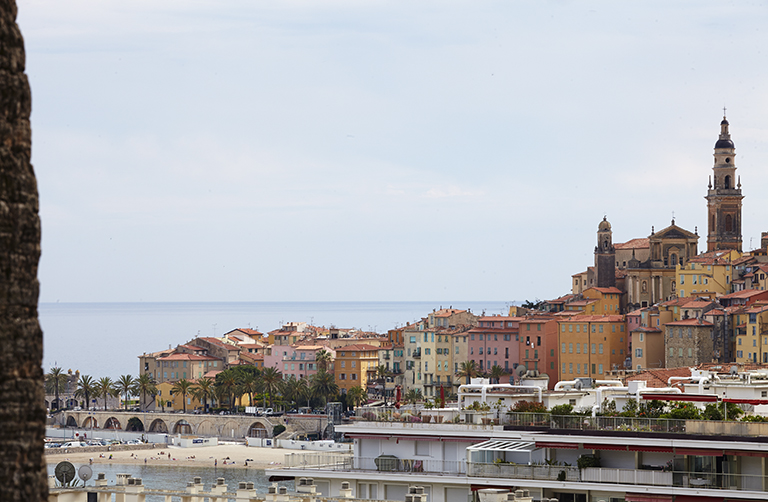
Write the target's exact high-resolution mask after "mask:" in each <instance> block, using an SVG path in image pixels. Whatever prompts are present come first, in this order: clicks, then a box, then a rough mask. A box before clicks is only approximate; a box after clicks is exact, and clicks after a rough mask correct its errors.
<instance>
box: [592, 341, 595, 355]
mask: <svg viewBox="0 0 768 502" xmlns="http://www.w3.org/2000/svg"><path fill="white" fill-rule="evenodd" d="M592 353H593V354H594V353H595V344H594V343H593V344H592Z"/></svg>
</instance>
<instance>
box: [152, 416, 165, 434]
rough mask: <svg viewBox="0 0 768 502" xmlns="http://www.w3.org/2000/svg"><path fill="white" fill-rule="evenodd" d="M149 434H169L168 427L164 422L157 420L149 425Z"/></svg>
mask: <svg viewBox="0 0 768 502" xmlns="http://www.w3.org/2000/svg"><path fill="white" fill-rule="evenodd" d="M149 432H164V433H166V434H167V433H168V425H167V424H166V423H165V421H164V420H162V419H160V418H156V419H154V420H153V421H152V423H151V424H149Z"/></svg>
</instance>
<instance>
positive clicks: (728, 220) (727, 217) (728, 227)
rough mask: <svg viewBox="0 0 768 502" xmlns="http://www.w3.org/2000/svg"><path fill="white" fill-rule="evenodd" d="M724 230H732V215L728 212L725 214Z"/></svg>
mask: <svg viewBox="0 0 768 502" xmlns="http://www.w3.org/2000/svg"><path fill="white" fill-rule="evenodd" d="M725 231H726V232H732V231H733V217H732V216H731V215H730V214H726V215H725Z"/></svg>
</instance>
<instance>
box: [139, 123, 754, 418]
mask: <svg viewBox="0 0 768 502" xmlns="http://www.w3.org/2000/svg"><path fill="white" fill-rule="evenodd" d="M735 158H736V152H735V146H734V143H733V141H732V140H731V136H730V132H729V123H728V121H727V119H726V118H725V117H723V120H722V122H721V124H720V134H719V136H718V138H717V140H716V143H715V149H714V167H713V168H712V173H711V174H710V176H709V180H708V185H707V191H706V201H707V202H706V211H707V213H706V215H707V224H708V227H707V234H706V243H704V242H701V243H700V242H699V239H700V236H699V233H698V229H697V228H696V227H694V229H693V230H692V231H691V230H690V229H685V228H683V227H681V226H678V224H677V223H676V222H675V220H674V219H673V220H672V221H671V223H670V224H669V225H667V226H666V227H663V228H660V229H658V230H656V228H657V227H656V225H654V224H653V223H654V222H650V223H651V225H650V226H651V233H650V235H647V236H638V237H637V238H634V239H630V240H628V241H627V242H622V243H616V242H613V237H612V236H613V231H612V227H611V224H610V222H609V221H608V219H607V217H603V218H602V220H601V221H599V222H598V225H597V234H596V245H595V249H594V263H593V264H589V266H587V267H586V269H585V270H583V271H580V272H578V273H575V274H573V276H572V277H571V278H570V281H569V282H570V284H571V290H570V292H568V293H567V294H564V295H561V296H559V297H557V298H554V299H551V300H545V301H536V302H526V304H524V305H523V306H512V307H510V309H509V312H508V314H507V315H492V316H487V315H483V313H476V312H471V311H469V310H462V309H461V308H460V306H458V305H457V306H453V305H451V306H441V307H440V308H436V309H435V310H433V311H432V312H426V313H425V315H424V316H423V317H422V318H421V319H420V320H418V321H416V322H411V323H408V324H405V325H404V326H402V327H399V328H395V329H391V330H389V331H388V332H387V333H386V334H379V333H373V332H365V331H360V330H356V329H341V328H326V327H318V326H312V325H310V324H308V323H303V322H289V323H286V324H285V325H283V326H280V327H279V328H277V329H275V330H273V331H269V332H267V333H261V332H259V331H257V330H253V329H250V328H236V329H232V330H231V331H229V332H227V333H225V334H224V335H223V336H221V337H197V338H194V339H191V340H189V342H187V343H186V344H183V345H179V346H177V347H169V348H168V349H167V350H160V351H155V352H144V353H142V354H141V355H139V356H138V357H139V375H149V376H151V377H152V379H153V381H154V382H155V384H156V385H157V387H158V395H159V396H161V397H160V398H159V399H157V400H153V402H152V403H151V404H146V403H145V404H146V406H148V407H149V409H154V408H157V409H160V408H163V409H165V408H166V407H168V408H170V409H181V408H182V407H184V408H185V409H196V408H199V407H200V406H201V403H200V402H199V400H197V401H196V400H195V399H194V398H192V397H189V398H188V399H187V402H186V403H181V402H179V400H178V399H173V393H172V392H171V388H172V387H173V386H174V385H176V384H177V383H178V382H179V381H189V382H191V383H194V382H195V381H197V380H198V379H201V378H211V379H215V378H216V376H217V375H218V374H219V373H221V372H223V371H225V370H227V369H229V368H231V367H235V366H252V367H255V368H257V369H259V370H264V369H267V368H272V369H274V370H275V371H276V372H278V373H279V374H280V376H281V378H282V379H284V380H287V379H290V378H294V379H296V380H302V379H311V378H313V377H314V376H315V375H317V373H318V371H323V372H325V371H327V373H329V374H330V375H332V376H333V381H334V383H335V385H336V386H337V387H338V389H339V393H340V394H342V395H343V394H346V393H347V392H348V391H350V390H351V389H353V388H360V389H361V390H363V391H364V392H365V394H366V396H367V397H368V398H370V399H371V400H373V399H383V400H390V401H391V400H393V399H394V398H395V391H396V389H399V392H401V393H402V396H405V395H410V396H416V397H417V398H418V399H425V400H430V399H432V400H434V399H435V398H437V397H439V396H441V394H442V395H443V396H445V395H446V394H447V395H449V396H454V395H456V394H457V393H458V388H459V385H461V384H463V383H465V379H466V377H468V376H469V377H473V376H482V375H485V376H488V377H490V378H492V379H495V380H496V381H499V380H501V379H504V380H505V381H506V380H508V381H509V382H514V381H515V379H516V378H517V379H519V378H521V377H522V376H523V375H529V376H541V377H546V378H547V379H548V383H547V388H549V389H553V388H554V386H555V384H556V383H557V382H558V381H562V380H573V379H575V378H590V379H606V378H609V377H611V378H620V379H623V380H626V379H627V378H635V377H636V376H637V375H643V374H646V375H647V376H646V377H641V378H645V379H649V380H651V381H653V380H654V379H657V378H658V377H652V376H650V375H665V374H667V373H669V374H672V373H673V372H675V369H676V368H690V367H696V368H722V369H724V371H726V372H727V371H729V370H730V368H731V366H733V365H735V366H736V367H737V368H739V369H745V368H749V369H754V368H759V367H761V365H762V364H766V363H768V290H766V282H767V279H766V276H768V232H763V234H762V239H761V242H760V247H759V248H757V249H752V250H748V251H744V250H743V245H742V235H741V222H742V199H743V195H742V191H741V178H740V176H738V175H737V174H736V162H735ZM702 209H703V208H702ZM659 227H661V225H659ZM700 247H701V249H700ZM561 282H564V281H561ZM246 401H247V400H246ZM243 404H246V403H245V401H243ZM247 404H250V403H247Z"/></svg>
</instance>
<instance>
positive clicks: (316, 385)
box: [310, 371, 339, 406]
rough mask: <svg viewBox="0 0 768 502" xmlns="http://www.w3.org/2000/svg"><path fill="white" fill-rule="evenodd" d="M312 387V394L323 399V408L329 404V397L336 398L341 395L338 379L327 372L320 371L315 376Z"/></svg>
mask: <svg viewBox="0 0 768 502" xmlns="http://www.w3.org/2000/svg"><path fill="white" fill-rule="evenodd" d="M310 386H311V388H312V393H313V394H314V395H315V396H317V397H320V398H322V399H323V406H325V405H326V404H327V403H328V397H329V396H335V395H336V394H338V393H339V386H338V385H336V379H335V378H333V375H332V374H331V373H327V372H325V371H318V372H317V373H316V374H314V375H313V376H312V383H311V384H310Z"/></svg>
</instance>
